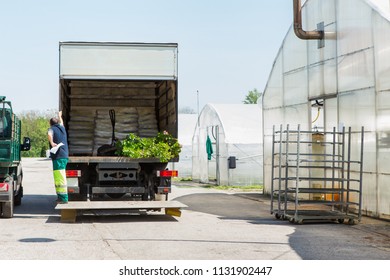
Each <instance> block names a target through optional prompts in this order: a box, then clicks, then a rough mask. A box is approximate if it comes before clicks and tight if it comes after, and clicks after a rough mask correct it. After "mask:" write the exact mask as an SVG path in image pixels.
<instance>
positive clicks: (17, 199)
mask: <svg viewBox="0 0 390 280" xmlns="http://www.w3.org/2000/svg"><path fill="white" fill-rule="evenodd" d="M22 197H23V187H22V186H20V188H19V192H18V194H17V195H16V196H15V200H14V205H15V206H19V205H21V204H22Z"/></svg>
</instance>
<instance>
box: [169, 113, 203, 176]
mask: <svg viewBox="0 0 390 280" xmlns="http://www.w3.org/2000/svg"><path fill="white" fill-rule="evenodd" d="M197 121H198V115H196V114H179V115H178V141H179V143H180V145H181V146H182V147H181V152H180V155H179V161H178V162H172V163H169V166H168V167H169V168H170V169H174V170H178V172H179V177H180V178H182V179H186V178H190V177H191V176H192V137H193V136H194V131H195V126H196V123H197Z"/></svg>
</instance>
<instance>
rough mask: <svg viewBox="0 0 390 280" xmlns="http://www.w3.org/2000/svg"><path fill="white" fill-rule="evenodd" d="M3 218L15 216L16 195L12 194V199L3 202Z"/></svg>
mask: <svg viewBox="0 0 390 280" xmlns="http://www.w3.org/2000/svg"><path fill="white" fill-rule="evenodd" d="M2 212H3V218H12V217H13V216H14V196H13V195H12V196H11V201H7V202H3V205H2Z"/></svg>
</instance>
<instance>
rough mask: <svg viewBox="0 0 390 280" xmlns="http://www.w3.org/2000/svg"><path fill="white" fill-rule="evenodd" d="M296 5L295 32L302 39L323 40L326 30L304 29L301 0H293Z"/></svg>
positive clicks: (294, 5)
mask: <svg viewBox="0 0 390 280" xmlns="http://www.w3.org/2000/svg"><path fill="white" fill-rule="evenodd" d="M293 1H294V2H293V7H294V32H295V35H297V37H298V38H300V39H302V40H322V39H324V31H316V30H314V31H305V30H303V29H302V7H301V0H293Z"/></svg>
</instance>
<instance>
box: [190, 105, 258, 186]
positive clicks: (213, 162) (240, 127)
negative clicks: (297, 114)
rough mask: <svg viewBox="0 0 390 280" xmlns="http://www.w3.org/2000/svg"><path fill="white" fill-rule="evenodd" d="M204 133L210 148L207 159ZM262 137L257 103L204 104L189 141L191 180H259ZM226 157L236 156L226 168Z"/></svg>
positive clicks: (238, 182)
mask: <svg viewBox="0 0 390 280" xmlns="http://www.w3.org/2000/svg"><path fill="white" fill-rule="evenodd" d="M207 137H209V138H210V140H211V142H212V148H213V154H212V155H211V159H210V160H208V154H207V151H206V140H207ZM262 141H263V138H262V115H261V107H260V106H259V105H257V104H207V105H206V106H205V107H204V108H203V110H202V112H201V113H200V116H199V126H196V129H195V133H194V137H193V141H192V149H193V152H192V154H193V166H192V178H193V180H194V181H199V182H202V183H212V184H214V183H215V184H217V185H254V184H262V182H263V153H262V146H263V145H262ZM229 157H235V158H236V168H229V166H228V163H229Z"/></svg>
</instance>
